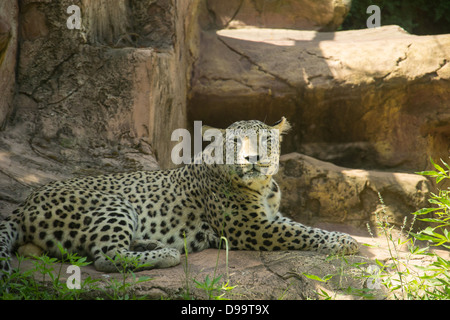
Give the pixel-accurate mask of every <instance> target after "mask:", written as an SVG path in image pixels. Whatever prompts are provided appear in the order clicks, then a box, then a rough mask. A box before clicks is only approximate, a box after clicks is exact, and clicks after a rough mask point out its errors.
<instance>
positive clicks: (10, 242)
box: [0, 217, 20, 279]
mask: <svg viewBox="0 0 450 320" xmlns="http://www.w3.org/2000/svg"><path fill="white" fill-rule="evenodd" d="M19 236H20V226H19V223H18V222H17V220H16V219H13V218H12V217H8V218H6V219H5V220H3V221H0V279H1V278H2V277H3V276H5V275H8V274H9V273H10V272H11V263H10V260H11V250H12V249H13V246H14V244H15V243H16V242H17V240H18V239H19Z"/></svg>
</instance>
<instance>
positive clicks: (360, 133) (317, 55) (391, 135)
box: [188, 26, 450, 171]
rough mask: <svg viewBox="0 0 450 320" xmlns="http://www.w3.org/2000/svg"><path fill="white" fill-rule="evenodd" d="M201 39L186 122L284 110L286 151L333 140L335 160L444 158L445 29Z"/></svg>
mask: <svg viewBox="0 0 450 320" xmlns="http://www.w3.org/2000/svg"><path fill="white" fill-rule="evenodd" d="M201 40H202V41H201V44H200V45H201V50H199V51H200V52H208V54H203V55H201V56H200V57H199V59H198V60H197V63H196V65H195V68H194V75H193V78H192V88H191V92H190V97H191V99H190V101H189V105H188V114H189V119H195V120H204V121H205V119H207V120H208V122H209V124H210V125H213V126H218V127H223V126H227V125H229V124H230V123H232V122H234V121H236V120H240V119H259V120H262V121H264V120H265V121H266V122H268V123H270V122H274V121H276V120H278V119H279V118H280V117H281V116H283V115H284V116H286V117H287V118H288V119H289V120H290V121H291V123H292V124H293V130H292V132H291V133H290V134H289V135H288V136H287V137H286V140H285V145H284V151H285V152H291V151H301V152H308V154H309V155H327V154H330V153H333V152H334V151H335V147H336V145H338V144H339V145H340V146H341V148H340V150H341V151H345V152H343V153H341V154H335V156H336V157H335V163H338V164H340V165H344V166H348V167H360V166H362V167H365V168H378V169H386V168H389V169H391V168H396V169H397V170H416V171H418V170H422V169H425V168H426V167H427V164H428V161H429V157H430V156H431V157H433V158H435V159H439V158H444V159H445V158H448V155H449V149H450V142H449V141H450V140H449V139H448V136H449V135H450V107H449V101H450V81H449V79H450V64H449V63H448V57H449V56H450V35H437V36H415V35H411V34H408V33H406V32H405V31H404V30H403V29H401V28H399V27H397V26H385V27H381V28H374V29H364V30H353V31H341V32H315V31H303V30H287V29H264V28H243V29H236V30H228V29H223V30H217V31H215V30H206V31H203V33H202V38H201ZM349 144H352V145H349ZM358 150H359V151H360V152H358ZM349 153H350V154H352V153H353V154H354V155H355V156H354V157H353V156H350V155H349ZM362 157H364V158H362ZM322 159H323V158H322ZM324 160H325V159H324ZM326 160H328V159H326Z"/></svg>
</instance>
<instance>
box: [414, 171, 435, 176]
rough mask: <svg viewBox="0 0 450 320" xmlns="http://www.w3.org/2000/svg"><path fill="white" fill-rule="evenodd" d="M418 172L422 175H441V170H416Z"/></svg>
mask: <svg viewBox="0 0 450 320" xmlns="http://www.w3.org/2000/svg"><path fill="white" fill-rule="evenodd" d="M416 174H420V175H422V176H432V177H436V176H438V175H439V172H436V171H419V172H416Z"/></svg>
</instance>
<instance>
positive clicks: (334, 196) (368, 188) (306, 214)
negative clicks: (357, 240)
mask: <svg viewBox="0 0 450 320" xmlns="http://www.w3.org/2000/svg"><path fill="white" fill-rule="evenodd" d="M275 179H276V181H277V182H278V184H279V185H280V189H281V192H282V201H281V207H280V211H281V212H282V213H283V214H286V215H287V216H289V217H291V218H292V219H294V220H296V221H299V222H301V223H305V224H309V225H318V224H321V223H331V224H344V225H347V226H353V227H355V228H358V229H360V230H365V229H366V228H367V224H369V226H370V227H371V228H372V230H376V226H377V221H378V222H379V221H380V219H387V221H388V222H389V223H391V224H392V225H395V226H398V227H402V226H404V224H405V222H406V227H408V228H409V227H410V226H411V223H412V222H413V216H412V215H411V213H413V212H415V211H417V210H418V209H420V208H423V207H424V206H426V205H427V199H428V197H429V195H430V194H429V193H430V189H431V187H430V183H429V182H428V180H427V179H426V178H425V177H423V176H420V175H417V174H408V173H398V172H382V171H373V170H361V169H351V168H345V167H339V166H336V165H334V164H332V163H330V162H325V161H320V160H317V159H314V158H312V157H309V156H306V155H302V154H299V153H290V154H286V155H283V156H282V157H281V158H280V168H279V171H278V173H277V175H276V176H275ZM405 218H406V220H407V221H405ZM414 226H416V227H417V226H419V223H418V222H415V224H414Z"/></svg>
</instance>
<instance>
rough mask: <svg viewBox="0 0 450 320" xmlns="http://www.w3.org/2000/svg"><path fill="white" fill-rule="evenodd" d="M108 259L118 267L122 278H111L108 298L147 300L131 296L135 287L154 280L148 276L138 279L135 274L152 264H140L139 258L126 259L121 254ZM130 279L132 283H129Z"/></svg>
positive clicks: (106, 291)
mask: <svg viewBox="0 0 450 320" xmlns="http://www.w3.org/2000/svg"><path fill="white" fill-rule="evenodd" d="M106 258H107V259H108V260H109V261H111V262H112V263H113V264H114V265H115V266H116V269H117V271H118V272H119V274H120V276H121V277H120V278H119V280H118V279H116V278H115V277H109V278H110V279H109V284H108V286H106V289H109V290H105V294H106V296H107V297H108V298H109V299H112V300H130V299H133V300H136V299H145V296H142V297H139V298H138V297H137V296H136V295H135V294H132V295H130V292H131V289H132V287H134V286H135V285H137V284H140V283H143V282H147V281H151V280H152V278H151V277H148V276H141V277H137V276H136V274H135V273H134V271H135V270H139V269H142V268H145V267H148V266H150V264H148V263H145V264H144V263H140V261H139V257H126V256H123V255H121V254H119V253H116V256H115V257H114V258H111V257H108V256H106ZM130 278H131V281H129V279H130Z"/></svg>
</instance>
